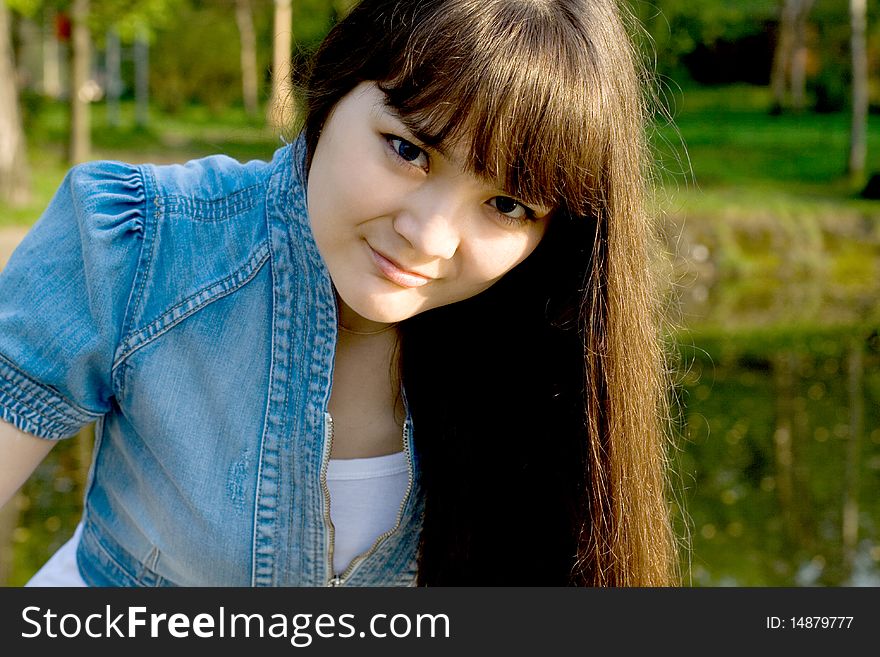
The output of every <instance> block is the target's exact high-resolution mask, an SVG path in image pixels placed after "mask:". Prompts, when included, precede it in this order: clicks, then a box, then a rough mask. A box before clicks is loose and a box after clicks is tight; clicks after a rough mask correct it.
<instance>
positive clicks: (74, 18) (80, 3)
mask: <svg viewBox="0 0 880 657" xmlns="http://www.w3.org/2000/svg"><path fill="white" fill-rule="evenodd" d="M88 17H89V0H73V4H72V5H71V9H70V22H71V47H72V53H71V65H70V153H69V157H70V163H71V164H77V163H79V162H85V161H86V160H88V159H89V156H90V152H91V116H90V106H89V103H90V102H91V100H92V90H91V88H90V85H89V82H90V72H91V71H90V69H91V50H92V48H91V45H92V44H91V41H92V37H91V34H90V32H89V26H88V23H87V21H88Z"/></svg>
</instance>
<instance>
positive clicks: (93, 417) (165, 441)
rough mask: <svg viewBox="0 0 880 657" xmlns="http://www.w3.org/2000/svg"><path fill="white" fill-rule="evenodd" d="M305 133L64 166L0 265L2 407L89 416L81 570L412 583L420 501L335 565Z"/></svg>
mask: <svg viewBox="0 0 880 657" xmlns="http://www.w3.org/2000/svg"><path fill="white" fill-rule="evenodd" d="M304 160H305V145H304V141H303V139H302V138H300V139H299V140H297V141H296V142H295V143H294V144H292V145H289V146H286V147H284V148H281V149H280V150H279V151H278V152H277V153H276V154H275V157H274V158H273V160H272V161H271V162H270V163H265V162H249V163H247V164H240V163H238V162H236V161H234V160H232V159H230V158H227V157H223V156H215V157H210V158H206V159H202V160H197V161H194V162H190V163H188V164H186V165H184V166H178V165H174V166H153V165H142V166H132V165H128V164H122V163H118V162H97V163H90V164H86V165H80V166H78V167H75V168H74V169H73V170H72V171H71V172H70V173H69V174H68V176H67V178H66V179H65V180H64V183H63V184H62V186H61V188H60V190H59V191H58V192H57V194H56V196H55V198H54V199H53V201H52V203H51V205H50V206H49V208H48V209H47V210H46V212H45V214H44V215H43V216H42V217H41V218H40V220H39V221H38V222H37V223H36V224H35V225H34V227H33V229H32V230H31V232H30V233H29V234H28V236H27V237H26V238H25V239H24V241H23V242H22V243H21V245H20V246H19V247H18V249H17V250H16V251H15V253H14V254H13V256H12V258H11V259H10V261H9V263H8V265H7V266H6V268H5V269H4V271H3V272H2V275H0V417H2V418H3V419H4V420H6V421H7V422H11V423H12V424H14V425H15V426H16V427H18V428H19V429H21V430H23V431H26V432H29V433H32V434H35V435H37V436H41V437H43V438H47V439H60V438H65V437H69V436H72V435H74V434H76V433H77V432H78V430H79V429H80V428H81V427H82V426H83V425H85V424H87V423H89V422H92V421H96V425H95V436H96V444H95V455H94V461H93V464H92V469H91V473H90V476H89V482H88V486H87V490H86V498H85V512H84V518H83V521H84V530H83V538H82V541H81V543H80V546H79V551H78V554H77V559H78V563H79V568H80V571H81V573H82V575H83V578H84V579H85V580H86V582H87V583H89V584H90V585H96V586H100V585H114V586H138V585H145V586H163V585H183V586H215V585H216V586H274V585H278V586H321V585H326V584H340V583H342V584H351V585H363V586H370V585H372V586H384V585H410V584H412V583H413V581H414V577H415V571H416V563H415V558H416V550H417V545H418V538H419V532H420V529H421V516H422V508H423V496H422V494H421V490H420V486H419V481H418V476H417V473H418V463H417V460H416V459H417V457H416V454H415V453H414V451H413V444H412V426H411V419H410V418H409V417H407V421H406V427H405V431H404V444H405V450H406V452H407V454H408V458H409V465H410V481H411V486H410V488H409V491H408V493H407V495H406V497H405V498H404V503H403V505H402V509H401V514H400V522H399V525H398V526H397V527H396V529H395V530H394V531H393V532H391V533H390V534H389V535H387V536H384V537H380V539H379V540H378V541H377V543H376V544H375V545H374V546H373V549H372V550H371V551H369V552H367V553H366V554H365V555H362V557H361V558H359V559H356V560H355V561H354V562H353V564H352V566H350V567H349V568H348V570H347V572H346V573H345V577H344V579H343V581H342V582H340V581H339V579H338V578H336V577H335V575H336V574H335V573H333V570H332V566H331V551H332V547H331V542H332V535H333V534H332V525H331V523H330V520H329V506H328V497H327V489H326V485H325V480H324V475H325V467H326V463H327V461H328V459H329V447H330V446H329V441H328V440H327V437H326V436H325V431H326V426H325V425H326V421H325V418H326V409H327V403H328V400H329V398H330V387H331V382H332V372H333V359H334V354H335V341H336V305H335V295H334V293H333V288H332V283H331V281H330V277H329V275H328V273H327V269H326V267H325V265H324V263H323V261H322V259H321V257H320V255H319V254H318V250H317V247H316V245H315V242H314V239H313V237H312V232H311V227H310V225H309V219H308V215H307V212H306V196H305V172H304Z"/></svg>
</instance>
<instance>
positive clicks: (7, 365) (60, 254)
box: [0, 162, 146, 439]
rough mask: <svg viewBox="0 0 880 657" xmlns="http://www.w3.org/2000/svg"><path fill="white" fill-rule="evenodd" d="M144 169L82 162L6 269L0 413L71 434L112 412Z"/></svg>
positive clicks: (137, 244)
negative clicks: (116, 357)
mask: <svg viewBox="0 0 880 657" xmlns="http://www.w3.org/2000/svg"><path fill="white" fill-rule="evenodd" d="M145 203H146V201H145V194H144V182H143V176H142V174H141V171H140V169H139V168H138V167H135V166H131V165H127V164H122V163H118V162H96V163H88V164H83V165H79V166H77V167H74V168H73V169H72V170H71V171H70V172H69V173H68V174H67V177H66V178H65V179H64V182H63V183H62V184H61V187H60V188H59V190H58V191H57V192H56V194H55V197H54V198H53V199H52V202H51V203H50V204H49V207H48V208H47V209H46V211H45V213H43V215H42V217H40V219H39V221H37V223H36V224H34V226H33V228H32V229H31V230H30V232H29V233H28V234H27V235H26V236H25V238H24V240H23V241H22V242H21V244H19V246H18V248H17V249H16V250H15V252H14V253H13V254H12V256H11V258H10V260H9V262H8V263H7V265H6V267H5V268H4V269H3V271H2V272H0V417H2V418H3V419H4V420H6V421H7V422H10V423H12V424H13V425H15V426H16V427H18V428H19V429H20V430H22V431H26V432H28V433H31V434H34V435H37V436H40V437H42V438H48V439H58V438H66V437H69V436H72V435H74V434H76V433H77V432H78V431H79V430H80V429H81V428H82V427H83V426H84V425H86V424H88V423H89V422H92V421H94V420H96V419H97V418H98V417H100V416H101V415H103V414H104V413H106V412H107V411H108V410H110V404H111V399H112V397H113V385H112V370H113V358H114V351H115V348H116V345H117V344H118V343H119V340H120V338H121V335H122V332H123V331H124V330H125V322H126V311H127V308H128V306H129V304H130V302H131V299H132V296H133V289H134V284H135V279H136V276H137V271H138V266H139V260H140V254H141V250H142V244H143V243H144V230H145V229H144V225H145V222H144V217H145Z"/></svg>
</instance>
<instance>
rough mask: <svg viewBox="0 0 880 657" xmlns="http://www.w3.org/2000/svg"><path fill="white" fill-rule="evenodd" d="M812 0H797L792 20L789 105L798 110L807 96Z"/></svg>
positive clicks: (804, 102)
mask: <svg viewBox="0 0 880 657" xmlns="http://www.w3.org/2000/svg"><path fill="white" fill-rule="evenodd" d="M813 1H814V0H799V1H798V3H797V12H796V16H795V22H794V46H793V48H792V52H791V105H792V107H793V108H794V109H795V110H797V111H800V110H802V109H804V107H805V106H806V98H807V93H806V92H807V54H808V51H807V17H808V16H809V15H810V10H811V9H812V8H813Z"/></svg>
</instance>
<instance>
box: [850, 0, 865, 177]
mask: <svg viewBox="0 0 880 657" xmlns="http://www.w3.org/2000/svg"><path fill="white" fill-rule="evenodd" d="M849 11H850V29H851V33H850V49H851V51H852V125H851V128H850V140H849V174H850V177H851V178H852V179H853V181H854V182H856V183H861V182H862V179H863V178H864V174H865V157H866V155H867V151H868V134H867V132H868V52H867V46H866V39H865V32H866V29H867V2H866V0H850V3H849Z"/></svg>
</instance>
